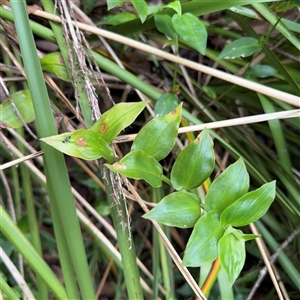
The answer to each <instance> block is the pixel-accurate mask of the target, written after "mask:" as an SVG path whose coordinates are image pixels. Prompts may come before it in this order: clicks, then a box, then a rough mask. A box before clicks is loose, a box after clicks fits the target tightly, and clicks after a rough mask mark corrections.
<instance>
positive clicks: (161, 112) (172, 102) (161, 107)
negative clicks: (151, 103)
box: [154, 93, 178, 117]
mask: <svg viewBox="0 0 300 300" xmlns="http://www.w3.org/2000/svg"><path fill="white" fill-rule="evenodd" d="M177 105H178V97H177V96H176V95H175V94H171V93H164V94H162V95H161V97H159V98H158V100H157V101H156V103H155V107H154V112H155V115H156V116H157V117H162V116H165V115H167V114H169V113H170V112H171V111H173V110H174V109H175V108H176V107H177Z"/></svg>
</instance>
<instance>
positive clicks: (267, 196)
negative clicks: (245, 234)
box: [221, 180, 276, 227]
mask: <svg viewBox="0 0 300 300" xmlns="http://www.w3.org/2000/svg"><path fill="white" fill-rule="evenodd" d="M275 190H276V185H275V180H274V181H272V182H269V183H266V184H264V185H263V186H261V187H260V188H259V189H257V190H255V191H252V192H249V193H247V194H244V195H243V196H242V197H241V198H239V199H238V200H236V201H235V202H233V203H232V204H231V205H230V206H228V207H227V208H226V209H225V210H224V211H223V212H222V214H221V223H222V224H223V225H229V224H230V225H232V226H236V227H240V226H245V225H248V224H250V223H253V222H254V221H256V220H258V219H259V218H261V217H262V216H263V215H264V214H265V213H266V212H267V210H268V209H269V207H270V205H271V204H272V202H273V200H274V198H275Z"/></svg>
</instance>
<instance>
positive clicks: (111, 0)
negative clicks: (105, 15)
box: [107, 0, 124, 10]
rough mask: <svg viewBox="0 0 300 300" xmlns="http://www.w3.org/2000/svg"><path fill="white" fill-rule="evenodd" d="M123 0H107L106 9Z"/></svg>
mask: <svg viewBox="0 0 300 300" xmlns="http://www.w3.org/2000/svg"><path fill="white" fill-rule="evenodd" d="M123 2H124V0H107V10H110V9H113V8H114V7H116V6H118V5H119V4H122V3H123Z"/></svg>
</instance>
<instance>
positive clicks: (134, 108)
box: [91, 101, 149, 144]
mask: <svg viewBox="0 0 300 300" xmlns="http://www.w3.org/2000/svg"><path fill="white" fill-rule="evenodd" d="M148 103H149V101H141V102H129V103H119V104H116V105H114V106H113V107H112V108H111V109H109V110H108V111H106V112H105V113H104V114H103V115H102V116H101V118H100V119H99V120H98V121H97V122H96V123H95V124H94V125H93V126H92V127H91V131H93V132H94V133H95V135H96V136H99V137H100V138H102V139H103V140H104V141H106V142H107V143H108V144H109V143H111V142H112V141H113V140H114V139H115V137H116V136H117V135H118V134H119V133H120V132H121V131H122V130H123V129H124V128H125V127H127V126H129V125H130V124H131V123H132V122H133V121H134V120H135V119H136V117H137V116H138V115H139V114H140V112H141V111H142V110H143V109H144V108H145V106H146V105H147V104H148Z"/></svg>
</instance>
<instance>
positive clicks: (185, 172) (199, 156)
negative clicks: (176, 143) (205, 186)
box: [171, 129, 215, 190]
mask: <svg viewBox="0 0 300 300" xmlns="http://www.w3.org/2000/svg"><path fill="white" fill-rule="evenodd" d="M213 145H214V144H213V141H212V139H211V137H210V135H209V133H208V130H206V129H204V130H203V131H202V132H201V134H199V135H198V136H197V138H196V139H195V140H194V141H193V142H192V143H191V144H189V145H188V146H187V147H186V148H184V149H183V150H182V152H181V153H180V154H179V155H178V157H177V159H176V161H175V163H174V165H173V168H172V172H171V182H172V185H173V187H174V188H175V189H176V190H181V189H187V190H188V189H193V188H196V187H198V186H199V185H200V184H201V183H203V182H204V181H205V180H206V179H207V178H208V177H209V175H210V174H211V173H212V171H213V169H214V166H215V156H214V149H213Z"/></svg>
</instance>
